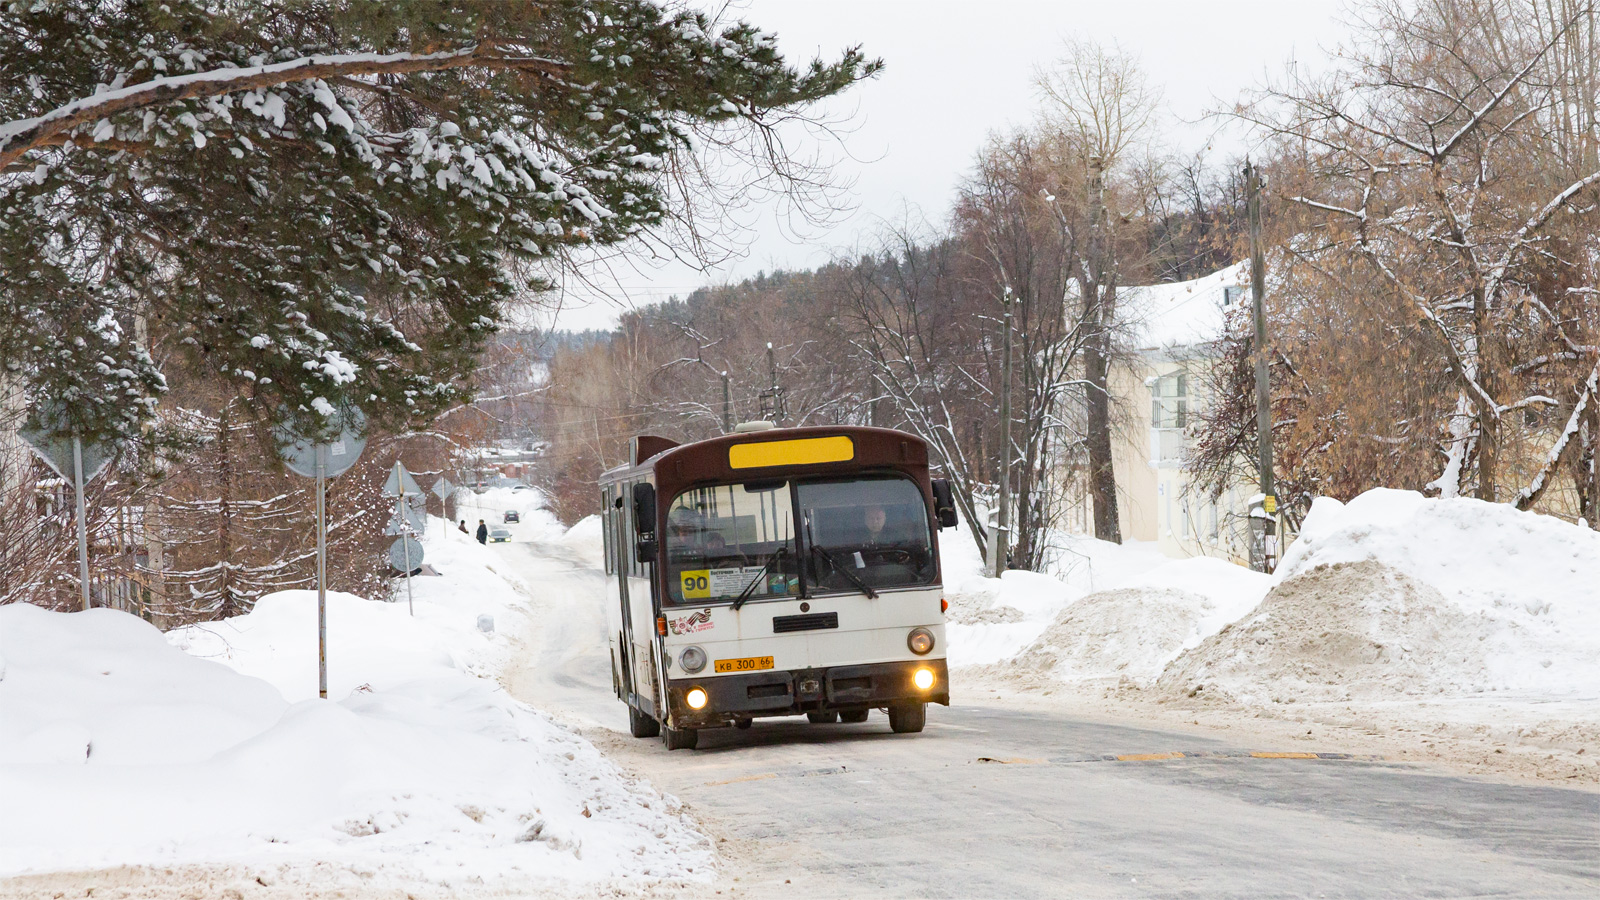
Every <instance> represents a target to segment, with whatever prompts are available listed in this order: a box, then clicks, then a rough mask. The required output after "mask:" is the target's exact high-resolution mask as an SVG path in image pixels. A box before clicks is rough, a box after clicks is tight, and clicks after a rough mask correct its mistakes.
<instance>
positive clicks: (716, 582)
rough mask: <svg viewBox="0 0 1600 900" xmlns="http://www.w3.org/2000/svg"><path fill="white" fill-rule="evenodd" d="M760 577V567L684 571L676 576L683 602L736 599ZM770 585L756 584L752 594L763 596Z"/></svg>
mask: <svg viewBox="0 0 1600 900" xmlns="http://www.w3.org/2000/svg"><path fill="white" fill-rule="evenodd" d="M760 575H761V567H760V566H745V567H743V568H732V569H684V570H683V573H682V574H681V575H679V576H678V583H679V584H680V585H681V586H682V587H683V599H685V600H709V599H711V598H712V597H719V598H721V597H737V596H739V594H740V593H742V592H743V591H744V589H745V587H747V586H748V585H749V584H750V582H752V581H754V580H756V578H758V577H759V576H760ZM770 587H771V586H770V585H768V584H765V583H758V584H757V585H756V589H755V591H754V592H753V593H756V594H765V593H766V592H767V591H768V590H769V589H770Z"/></svg>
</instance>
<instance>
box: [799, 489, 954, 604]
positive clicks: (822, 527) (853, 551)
mask: <svg viewBox="0 0 1600 900" xmlns="http://www.w3.org/2000/svg"><path fill="white" fill-rule="evenodd" d="M795 493H796V495H797V496H798V499H799V501H800V521H801V523H802V528H803V529H804V532H805V535H804V537H805V543H806V551H805V559H804V565H805V577H806V583H807V584H808V585H809V586H810V587H811V589H812V590H814V591H819V592H823V593H827V592H834V591H858V590H860V588H861V586H862V585H865V586H868V587H871V588H874V589H876V588H883V587H909V586H913V585H921V584H928V583H930V582H932V581H933V579H934V576H935V574H936V573H937V570H936V568H935V566H934V560H933V551H932V540H931V539H930V536H929V531H928V510H927V504H926V503H925V502H924V501H923V497H922V492H921V491H920V490H918V489H917V486H916V484H914V483H913V482H911V481H909V480H907V479H904V478H895V477H892V476H891V477H876V478H850V479H839V480H832V481H808V482H803V483H801V484H799V485H798V486H797V488H796V491H795Z"/></svg>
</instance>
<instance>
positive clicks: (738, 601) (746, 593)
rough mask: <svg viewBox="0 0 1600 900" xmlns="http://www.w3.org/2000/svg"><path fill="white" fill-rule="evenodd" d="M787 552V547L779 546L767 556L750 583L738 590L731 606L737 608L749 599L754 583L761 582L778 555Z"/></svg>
mask: <svg viewBox="0 0 1600 900" xmlns="http://www.w3.org/2000/svg"><path fill="white" fill-rule="evenodd" d="M788 552H789V548H788V547H779V548H778V549H777V550H776V551H774V552H773V554H772V555H771V556H769V557H767V561H766V562H765V563H764V564H762V566H761V571H759V572H757V573H756V577H754V578H752V579H750V583H749V584H747V585H745V586H744V590H743V591H740V592H739V596H738V597H736V598H735V599H734V601H733V606H732V607H731V608H732V609H738V608H739V607H741V606H743V605H744V602H745V601H746V600H749V599H750V595H752V594H754V593H755V592H756V585H758V584H760V583H761V579H763V578H766V577H767V570H769V569H771V568H772V564H773V563H775V562H777V561H778V557H780V556H783V555H784V554H785V553H788Z"/></svg>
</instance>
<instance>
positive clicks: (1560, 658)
mask: <svg viewBox="0 0 1600 900" xmlns="http://www.w3.org/2000/svg"><path fill="white" fill-rule="evenodd" d="M1362 561H1372V562H1376V563H1379V564H1381V565H1383V566H1385V567H1387V568H1389V569H1393V570H1396V571H1398V572H1401V573H1403V574H1404V575H1405V576H1407V577H1409V578H1411V579H1415V580H1416V581H1418V582H1421V583H1422V584H1424V585H1427V586H1428V587H1429V588H1431V589H1432V590H1434V591H1436V592H1438V594H1439V596H1440V598H1441V599H1442V602H1443V604H1444V606H1443V607H1442V609H1441V614H1444V615H1450V616H1460V617H1465V618H1467V619H1469V620H1471V621H1473V622H1475V623H1476V624H1477V625H1478V626H1479V633H1480V634H1482V635H1483V637H1482V641H1483V642H1486V643H1487V644H1488V645H1489V646H1491V647H1493V648H1494V649H1495V652H1493V653H1491V654H1489V656H1488V659H1486V660H1485V661H1484V662H1483V663H1482V665H1481V666H1478V665H1472V666H1465V667H1462V668H1460V669H1459V671H1454V672H1453V673H1452V674H1453V676H1454V680H1456V681H1457V682H1459V683H1460V684H1461V685H1463V686H1464V688H1465V689H1466V690H1472V691H1474V692H1475V691H1476V690H1479V689H1483V688H1493V689H1497V690H1518V691H1529V692H1535V693H1538V694H1540V695H1544V696H1551V697H1554V696H1562V695H1570V694H1581V693H1588V694H1590V695H1592V694H1593V693H1594V690H1595V688H1596V686H1600V533H1597V532H1595V531H1593V530H1590V529H1588V528H1585V527H1582V526H1579V525H1573V524H1571V523H1568V522H1565V521H1562V520H1560V519H1557V518H1555V517H1553V516H1544V515H1539V514H1536V513H1530V512H1522V511H1519V510H1517V509H1515V508H1514V507H1512V506H1510V505H1507V504H1500V503H1488V502H1485V501H1482V500H1473V499H1469V498H1464V497H1458V498H1448V499H1430V498H1427V497H1424V496H1422V495H1421V494H1418V493H1416V492H1414V491H1397V490H1386V489H1377V490H1371V491H1368V492H1366V493H1364V494H1362V495H1360V496H1359V497H1356V498H1355V499H1354V500H1352V501H1350V503H1348V504H1341V503H1339V502H1338V501H1337V500H1332V499H1329V498H1319V499H1318V500H1317V501H1316V503H1315V504H1313V506H1312V508H1311V513H1310V514H1309V515H1308V516H1307V517H1306V521H1305V525H1304V527H1303V528H1302V530H1301V533H1300V538H1299V540H1297V541H1296V542H1295V544H1294V545H1293V546H1291V547H1290V548H1289V550H1288V552H1286V553H1285V554H1284V559H1283V563H1282V565H1280V567H1279V569H1278V572H1277V575H1276V576H1275V577H1276V580H1277V581H1278V583H1280V584H1281V583H1283V582H1285V581H1286V580H1288V579H1291V578H1294V577H1296V576H1300V575H1304V574H1307V573H1310V572H1313V571H1315V570H1316V569H1317V567H1319V566H1333V565H1338V564H1341V563H1355V562H1362Z"/></svg>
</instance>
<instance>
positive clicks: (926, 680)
mask: <svg viewBox="0 0 1600 900" xmlns="http://www.w3.org/2000/svg"><path fill="white" fill-rule="evenodd" d="M911 683H912V684H914V685H916V686H917V690H919V691H925V690H927V689H928V688H931V687H933V670H932V669H918V670H917V673H916V674H915V675H912V676H911Z"/></svg>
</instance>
